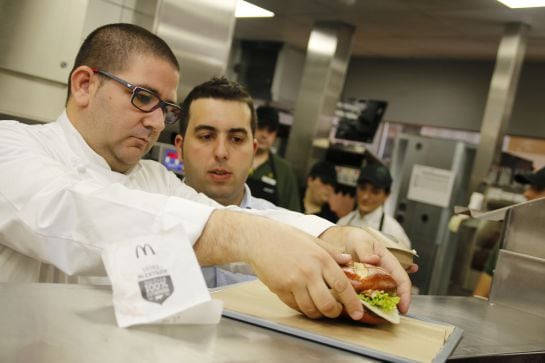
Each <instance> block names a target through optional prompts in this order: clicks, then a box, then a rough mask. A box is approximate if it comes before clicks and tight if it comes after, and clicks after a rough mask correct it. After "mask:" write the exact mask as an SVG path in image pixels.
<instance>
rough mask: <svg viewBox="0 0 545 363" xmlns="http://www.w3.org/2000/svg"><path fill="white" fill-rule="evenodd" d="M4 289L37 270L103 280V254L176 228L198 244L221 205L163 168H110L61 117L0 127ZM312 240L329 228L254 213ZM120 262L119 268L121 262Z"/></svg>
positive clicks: (0, 272)
mask: <svg viewBox="0 0 545 363" xmlns="http://www.w3.org/2000/svg"><path fill="white" fill-rule="evenodd" d="M0 170H2V178H0V282H35V281H38V280H39V271H40V265H41V263H42V262H45V263H50V264H52V265H54V266H56V267H57V268H59V269H60V270H62V271H63V272H64V273H66V274H68V275H91V276H100V275H104V274H105V271H104V267H103V264H102V260H101V252H102V250H103V249H104V247H105V246H108V245H109V244H113V243H116V242H118V241H120V240H127V239H129V238H138V236H143V235H145V236H149V235H152V236H153V235H155V236H158V237H160V236H162V235H163V234H165V233H166V231H167V230H172V228H173V226H181V227H183V230H184V231H185V237H186V238H187V239H188V240H189V241H190V242H191V243H192V244H194V243H195V242H196V240H197V239H198V237H199V236H200V235H201V233H202V230H203V228H204V226H205V224H206V222H207V220H208V218H209V217H210V214H211V213H212V211H213V210H214V209H215V208H220V206H219V204H217V203H216V202H214V201H212V200H211V199H209V198H207V197H206V196H204V195H203V194H202V193H197V192H196V191H195V190H194V189H192V188H190V187H188V186H186V185H183V184H182V183H181V182H180V180H179V179H178V178H177V177H176V176H175V175H174V174H173V173H171V172H168V171H167V170H166V168H165V167H163V166H162V165H161V164H159V163H157V162H155V161H151V160H141V161H140V162H139V163H138V164H137V165H136V166H135V167H134V168H133V169H132V170H131V171H130V172H128V173H127V174H121V173H117V172H114V171H112V170H111V169H110V167H109V165H108V164H107V163H106V161H105V160H104V159H103V158H102V157H101V156H100V155H98V154H97V153H96V152H95V151H94V150H92V149H91V148H90V147H89V145H87V144H86V142H85V140H84V139H83V138H82V136H81V135H80V134H79V132H78V131H77V130H76V129H75V128H74V127H73V125H72V123H71V122H70V121H69V120H68V118H67V115H66V113H63V114H62V115H61V116H60V117H59V118H58V119H57V121H56V122H52V123H49V124H44V125H25V124H21V123H18V122H14V121H0ZM228 209H237V210H240V211H247V212H248V213H252V214H259V215H263V216H265V217H268V218H271V219H274V220H277V221H281V222H284V223H287V224H290V225H292V226H294V227H297V228H299V229H301V230H303V231H305V232H307V233H310V234H312V235H314V236H318V235H320V234H321V233H322V232H323V231H324V230H325V229H327V228H329V227H330V226H331V224H330V223H329V222H327V221H324V220H321V219H319V218H314V219H309V218H308V217H309V216H305V215H301V214H297V213H291V212H287V211H284V210H271V211H256V210H250V209H240V208H238V207H228ZM120 263H122V261H120Z"/></svg>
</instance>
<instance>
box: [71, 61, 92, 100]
mask: <svg viewBox="0 0 545 363" xmlns="http://www.w3.org/2000/svg"><path fill="white" fill-rule="evenodd" d="M93 74H94V72H93V70H92V69H91V68H89V67H87V66H80V67H78V68H76V69H74V71H73V72H72V74H71V75H70V98H71V99H72V100H73V101H74V102H75V103H76V104H77V105H78V106H80V107H86V106H87V105H88V104H89V100H90V99H91V94H92V93H93V92H94V91H95V90H96V88H98V82H99V81H98V78H97V77H93Z"/></svg>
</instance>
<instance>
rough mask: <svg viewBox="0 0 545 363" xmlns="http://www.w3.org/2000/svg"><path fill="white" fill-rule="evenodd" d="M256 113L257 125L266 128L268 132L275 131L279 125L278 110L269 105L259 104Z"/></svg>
mask: <svg viewBox="0 0 545 363" xmlns="http://www.w3.org/2000/svg"><path fill="white" fill-rule="evenodd" d="M256 113H257V127H258V128H260V129H268V130H269V132H277V131H278V128H279V127H280V116H279V115H278V110H277V109H276V108H274V107H271V106H259V107H258V108H257V110H256Z"/></svg>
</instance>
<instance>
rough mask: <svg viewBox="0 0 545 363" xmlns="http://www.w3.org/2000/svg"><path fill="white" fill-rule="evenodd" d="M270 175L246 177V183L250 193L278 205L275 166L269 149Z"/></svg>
mask: <svg viewBox="0 0 545 363" xmlns="http://www.w3.org/2000/svg"><path fill="white" fill-rule="evenodd" d="M267 162H268V163H269V165H270V167H271V172H272V176H267V175H263V176H262V177H261V179H255V178H248V179H247V180H246V184H248V187H250V190H251V191H252V195H253V196H254V197H257V198H262V199H266V200H268V201H269V202H271V203H273V204H274V205H278V185H277V179H276V167H275V165H274V158H273V155H272V154H271V152H270V151H269V160H267Z"/></svg>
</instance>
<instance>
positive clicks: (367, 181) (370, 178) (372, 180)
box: [337, 164, 411, 249]
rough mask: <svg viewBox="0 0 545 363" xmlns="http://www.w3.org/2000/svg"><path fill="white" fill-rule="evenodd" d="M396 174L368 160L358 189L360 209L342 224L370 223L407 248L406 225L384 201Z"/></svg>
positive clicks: (359, 224)
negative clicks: (393, 213)
mask: <svg viewBox="0 0 545 363" xmlns="http://www.w3.org/2000/svg"><path fill="white" fill-rule="evenodd" d="M391 187H392V176H391V175H390V171H389V170H388V168H386V167H385V166H384V165H381V164H368V165H365V166H363V167H362V168H361V169H360V174H359V176H358V179H357V189H356V202H357V208H356V210H354V211H352V212H350V213H349V214H347V215H346V216H344V217H343V218H341V219H339V221H338V222H337V224H339V225H341V226H355V227H363V226H368V227H372V228H374V229H377V230H379V231H380V232H382V233H384V234H386V235H388V236H390V237H392V238H391V239H392V240H394V241H395V242H397V243H398V244H399V245H400V246H402V247H404V248H408V249H410V248H411V241H410V240H409V237H407V234H406V233H405V231H404V230H403V227H401V225H400V224H399V222H398V221H396V220H395V219H394V218H393V217H390V216H389V215H387V214H386V212H385V211H384V203H385V202H386V199H388V196H389V195H390V189H391Z"/></svg>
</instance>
